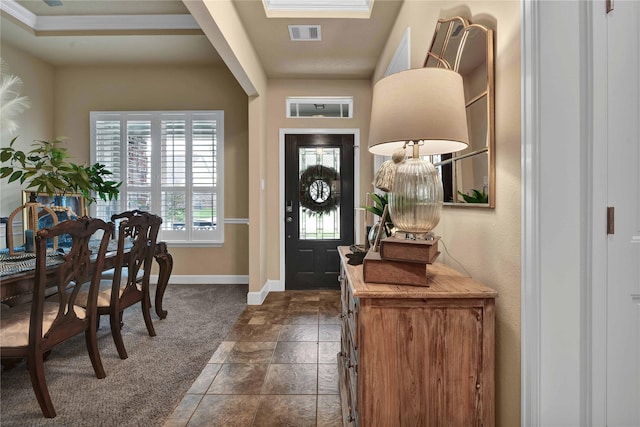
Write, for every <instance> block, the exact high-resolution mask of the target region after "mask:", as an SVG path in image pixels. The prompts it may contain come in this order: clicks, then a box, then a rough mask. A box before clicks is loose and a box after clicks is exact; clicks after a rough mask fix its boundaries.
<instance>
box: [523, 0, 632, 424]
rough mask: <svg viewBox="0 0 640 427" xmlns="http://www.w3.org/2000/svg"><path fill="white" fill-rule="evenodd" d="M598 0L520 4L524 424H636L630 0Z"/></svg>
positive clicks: (534, 1) (533, 1) (528, 2)
mask: <svg viewBox="0 0 640 427" xmlns="http://www.w3.org/2000/svg"><path fill="white" fill-rule="evenodd" d="M604 3H605V2H604V1H602V2H601V1H594V2H563V1H557V2H551V1H537V0H532V1H524V2H522V71H523V75H522V138H523V140H522V185H523V194H522V203H523V209H522V212H523V218H522V224H523V229H522V418H521V424H522V425H526V426H552V425H571V426H574V425H576V426H577V425H580V426H591V425H594V426H596V425H597V426H601V425H602V426H604V425H611V426H613V425H618V426H622V425H636V426H637V425H640V422H639V421H638V418H637V417H638V412H637V406H638V404H637V402H638V396H639V394H638V388H640V386H639V384H640V377H639V374H638V369H639V368H638V367H639V366H640V360H638V354H640V353H638V345H639V344H638V343H639V338H640V337H639V336H638V334H639V332H638V325H639V324H640V318H639V315H638V312H639V310H640V309H639V308H638V304H639V302H638V301H635V302H633V301H632V299H631V293H632V292H636V293H637V292H638V287H639V286H640V271H639V270H638V268H639V267H638V265H640V254H639V252H638V249H637V248H638V245H639V244H637V243H631V242H635V241H636V240H633V236H637V235H638V234H640V232H639V229H640V207H639V206H640V189H639V188H638V186H639V185H640V183H639V181H640V178H639V176H638V169H640V168H639V166H638V165H639V162H640V157H639V156H640V154H639V153H638V144H639V143H640V131H639V129H638V127H639V126H640V125H639V123H640V116H639V112H638V111H639V108H638V102H639V101H638V99H640V93H639V92H638V80H639V79H638V75H639V74H638V71H639V69H640V67H639V66H638V62H639V61H640V59H639V56H640V47H639V46H640V40H639V38H638V37H639V35H638V28H637V25H638V22H640V10H639V9H640V5H639V4H638V2H626V1H624V2H623V1H616V2H614V13H613V14H609V15H606V13H605V11H604V7H605V4H604ZM620 21H624V22H620ZM619 22H620V23H619ZM627 23H629V24H628V25H627ZM634 67H635V68H634ZM614 115H615V117H614ZM612 127H615V128H616V129H614V130H612V129H611V128H612ZM625 141H626V142H625ZM625 143H626V144H627V145H626V148H625V145H624V144H625ZM633 144H635V145H633ZM615 181H618V182H615ZM620 182H622V183H620ZM608 205H615V206H616V234H615V235H614V236H613V237H607V234H606V207H607V206H608ZM621 210H622V211H621ZM613 257H615V261H612V258H613ZM629 262H630V264H629ZM617 263H619V265H618V264H617ZM633 289H635V291H634V290H633ZM623 307H626V308H623ZM625 313H626V314H625ZM620 353H624V355H623V356H620ZM618 393H619V394H620V396H618V395H617V394H618ZM634 417H636V418H634ZM628 423H631V424H628Z"/></svg>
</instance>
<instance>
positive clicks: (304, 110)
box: [286, 96, 353, 119]
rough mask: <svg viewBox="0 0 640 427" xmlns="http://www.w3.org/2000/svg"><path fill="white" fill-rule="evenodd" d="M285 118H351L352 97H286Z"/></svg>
mask: <svg viewBox="0 0 640 427" xmlns="http://www.w3.org/2000/svg"><path fill="white" fill-rule="evenodd" d="M286 108H287V118H303V117H304V118H313V117H318V118H327V117H334V118H342V119H350V118H352V117H353V97H352V96H339V97H322V96H320V97H315V96H313V97H312V96H309V97H307V96H291V97H287V106H286Z"/></svg>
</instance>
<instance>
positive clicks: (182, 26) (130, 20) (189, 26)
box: [0, 0, 200, 32]
mask: <svg viewBox="0 0 640 427" xmlns="http://www.w3.org/2000/svg"><path fill="white" fill-rule="evenodd" d="M0 10H2V11H3V12H5V13H7V14H8V15H10V16H12V17H13V18H15V19H17V20H18V21H20V22H22V23H23V24H25V25H27V26H28V27H29V28H31V29H32V30H33V31H36V32H41V31H42V32H44V31H48V32H55V31H148V30H199V29H200V26H199V25H198V23H197V22H196V20H195V19H194V18H193V16H191V15H188V14H181V15H84V16H72V15H67V16H37V15H35V14H33V13H32V12H30V11H29V10H28V9H26V8H25V7H23V6H21V5H20V4H18V3H17V2H15V1H14V0H2V1H1V2H0Z"/></svg>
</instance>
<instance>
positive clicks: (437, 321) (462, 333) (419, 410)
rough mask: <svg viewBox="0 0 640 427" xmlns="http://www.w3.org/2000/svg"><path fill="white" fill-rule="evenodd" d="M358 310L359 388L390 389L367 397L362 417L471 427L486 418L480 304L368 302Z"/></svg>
mask: <svg viewBox="0 0 640 427" xmlns="http://www.w3.org/2000/svg"><path fill="white" fill-rule="evenodd" d="M360 316H361V317H360V321H361V322H362V327H363V328H366V329H367V333H363V335H362V336H361V337H360V339H361V340H362V353H361V355H360V357H361V364H360V366H361V371H360V375H361V376H362V379H361V380H362V386H363V389H362V393H363V394H365V393H367V391H368V390H384V391H385V392H384V394H377V395H375V396H367V397H363V399H362V402H361V404H362V405H363V408H361V412H360V413H361V416H362V417H363V421H364V419H365V418H366V419H367V420H369V421H367V422H372V423H373V424H372V425H381V426H384V425H395V426H404V425H407V426H408V425H411V426H432V425H465V426H471V425H475V424H476V422H477V421H478V420H480V419H482V409H481V401H482V399H481V397H482V396H481V393H482V386H481V380H480V378H481V374H482V321H483V318H482V317H483V316H482V308H481V307H455V306H450V305H444V306H442V307H435V306H430V307H425V308H413V309H411V310H406V309H404V308H395V309H394V308H392V307H389V306H387V307H386V308H377V307H371V309H370V310H367V311H365V310H362V311H361V313H360ZM369 348H370V349H372V350H373V349H374V348H375V351H367V349H369Z"/></svg>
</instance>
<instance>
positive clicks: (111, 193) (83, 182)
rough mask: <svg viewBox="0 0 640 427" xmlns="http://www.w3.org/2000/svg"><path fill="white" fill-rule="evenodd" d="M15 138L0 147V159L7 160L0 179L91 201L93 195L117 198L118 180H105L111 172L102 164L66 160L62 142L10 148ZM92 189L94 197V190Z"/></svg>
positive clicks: (37, 143)
mask: <svg viewBox="0 0 640 427" xmlns="http://www.w3.org/2000/svg"><path fill="white" fill-rule="evenodd" d="M16 139H17V137H16V138H13V139H12V140H11V143H10V144H9V146H8V147H5V148H2V149H0V161H1V162H2V163H7V162H8V163H9V165H8V166H2V167H1V168H0V178H8V182H14V181H20V183H21V184H24V183H25V182H27V184H28V185H27V189H28V190H31V191H33V192H36V193H47V194H48V195H49V196H53V195H54V194H65V193H80V194H82V196H83V197H84V198H85V200H86V201H87V202H88V203H89V204H91V203H93V202H95V201H96V197H99V198H100V199H102V200H113V199H117V198H118V194H119V193H120V191H119V190H118V187H120V185H121V184H122V182H116V181H113V180H109V179H108V177H109V175H113V173H112V172H111V171H109V170H107V169H106V168H105V167H104V165H101V164H99V163H95V164H94V165H92V166H86V165H78V164H75V163H72V162H70V161H69V160H68V159H69V158H70V156H69V154H68V153H67V149H66V148H64V147H60V144H61V143H62V141H60V140H53V141H35V143H34V144H32V146H33V147H34V148H33V149H31V150H30V151H28V152H26V153H25V152H24V151H20V150H16V149H15V148H13V144H14V143H15V141H16ZM93 192H95V196H94V193H93Z"/></svg>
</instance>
